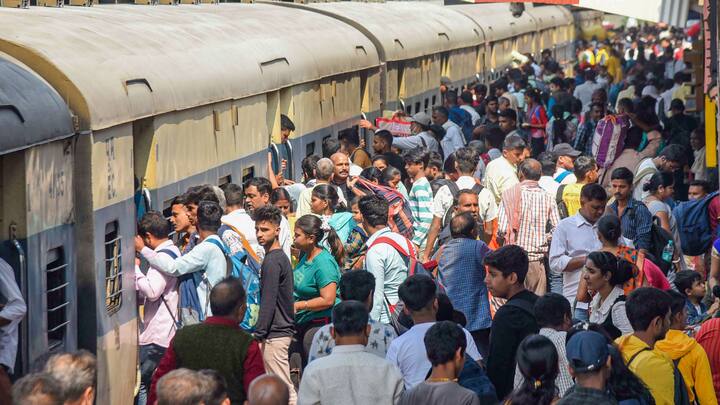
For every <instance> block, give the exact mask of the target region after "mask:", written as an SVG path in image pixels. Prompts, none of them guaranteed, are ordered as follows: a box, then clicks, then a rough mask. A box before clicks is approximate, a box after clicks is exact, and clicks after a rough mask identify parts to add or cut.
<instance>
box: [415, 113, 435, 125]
mask: <svg viewBox="0 0 720 405" xmlns="http://www.w3.org/2000/svg"><path fill="white" fill-rule="evenodd" d="M410 122H417V123H418V124H420V125H422V126H424V127H427V126H429V125H430V116H429V115H427V114H426V113H424V112H419V113H415V115H413V116H412V117H410Z"/></svg>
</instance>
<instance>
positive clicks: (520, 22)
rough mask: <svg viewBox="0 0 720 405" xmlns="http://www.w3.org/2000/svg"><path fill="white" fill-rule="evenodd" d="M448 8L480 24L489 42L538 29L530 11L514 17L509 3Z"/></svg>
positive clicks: (461, 5) (462, 5) (463, 5)
mask: <svg viewBox="0 0 720 405" xmlns="http://www.w3.org/2000/svg"><path fill="white" fill-rule="evenodd" d="M447 8H450V9H452V10H456V11H458V12H460V13H463V14H465V15H466V16H468V17H470V18H471V19H472V20H473V21H475V23H477V24H478V25H480V26H481V27H482V29H483V32H485V39H486V40H487V41H489V42H492V41H498V40H501V39H505V38H509V37H513V36H516V35H520V34H525V33H527V32H533V31H535V30H536V29H537V27H536V24H535V20H534V19H533V18H532V17H531V16H530V15H529V14H528V13H523V14H522V16H520V17H519V18H516V17H513V15H512V14H511V13H510V10H509V9H508V5H507V3H500V4H458V5H454V6H448V7H447Z"/></svg>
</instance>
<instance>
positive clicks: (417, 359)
mask: <svg viewBox="0 0 720 405" xmlns="http://www.w3.org/2000/svg"><path fill="white" fill-rule="evenodd" d="M436 289H437V286H436V285H435V282H434V281H433V280H432V278H430V277H429V276H426V275H422V274H416V275H414V276H411V277H408V278H407V280H405V281H404V282H403V283H402V285H401V286H400V298H401V299H402V301H403V304H404V305H405V307H404V308H403V312H404V313H405V314H407V315H410V316H411V317H412V320H413V327H412V328H410V330H408V331H407V332H405V333H403V334H402V335H400V337H398V338H396V339H395V340H393V342H392V343H391V344H390V348H389V349H388V353H387V357H385V358H386V359H387V360H388V361H390V363H392V364H394V365H395V366H397V367H398V368H399V369H400V372H401V373H402V375H403V380H404V382H405V389H406V390H410V389H412V388H413V387H415V386H416V385H418V384H420V383H421V382H423V381H425V377H427V374H428V371H430V369H431V368H432V365H431V363H430V360H428V358H427V353H426V350H425V343H424V339H425V333H426V332H427V331H428V329H430V327H432V326H433V325H434V324H435V322H436V321H437V311H438V301H437V293H436ZM463 332H464V333H465V338H466V340H467V348H466V350H465V352H466V353H467V355H468V356H470V358H472V359H473V360H475V361H479V360H482V356H480V352H479V351H478V349H477V346H475V341H474V340H473V338H472V335H470V332H468V331H467V330H465V329H463Z"/></svg>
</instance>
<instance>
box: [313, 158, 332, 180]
mask: <svg viewBox="0 0 720 405" xmlns="http://www.w3.org/2000/svg"><path fill="white" fill-rule="evenodd" d="M334 171H335V164H334V163H333V161H332V160H330V159H328V158H322V159H320V160H318V162H317V168H316V169H315V177H317V179H318V180H323V181H330V177H332V175H333V172H334Z"/></svg>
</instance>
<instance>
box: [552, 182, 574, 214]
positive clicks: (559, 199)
mask: <svg viewBox="0 0 720 405" xmlns="http://www.w3.org/2000/svg"><path fill="white" fill-rule="evenodd" d="M566 185H567V184H561V185H560V187H558V190H557V194H555V202H556V203H557V206H558V214H559V216H560V219H564V218H567V217H568V216H570V215H569V213H568V207H567V204H565V201H564V200H563V192H565V186H566Z"/></svg>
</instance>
